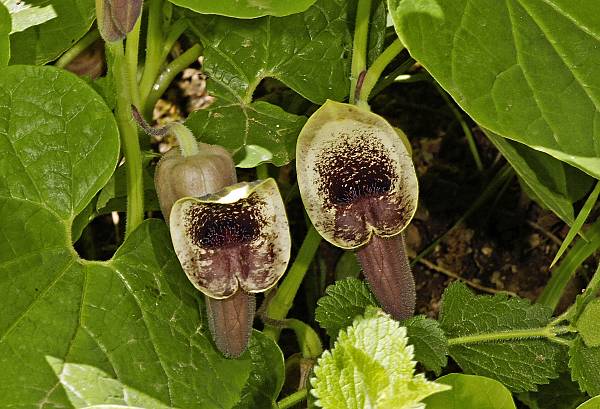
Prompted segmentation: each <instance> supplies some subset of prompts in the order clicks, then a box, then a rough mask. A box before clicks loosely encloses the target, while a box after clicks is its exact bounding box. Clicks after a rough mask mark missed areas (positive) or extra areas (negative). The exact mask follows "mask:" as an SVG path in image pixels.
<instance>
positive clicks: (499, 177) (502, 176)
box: [410, 164, 514, 267]
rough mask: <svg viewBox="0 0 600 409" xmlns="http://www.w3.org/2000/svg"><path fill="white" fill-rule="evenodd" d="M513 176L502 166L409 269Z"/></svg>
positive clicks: (512, 172) (509, 170)
mask: <svg viewBox="0 0 600 409" xmlns="http://www.w3.org/2000/svg"><path fill="white" fill-rule="evenodd" d="M513 176H514V171H513V169H512V168H511V167H510V165H509V164H506V165H504V167H503V168H502V169H500V171H499V172H498V173H496V175H495V176H494V178H493V179H492V180H491V181H490V183H489V184H488V185H487V186H486V188H485V189H484V191H483V192H482V193H481V195H479V197H478V198H477V200H475V202H473V204H472V205H471V207H469V208H468V209H467V211H466V212H465V213H464V214H463V215H462V216H461V217H460V219H458V220H457V221H456V222H455V223H454V224H453V225H452V227H450V228H449V229H448V230H446V232H445V233H444V234H442V235H441V236H439V237H438V238H436V239H435V240H434V241H433V242H432V243H431V244H429V245H428V246H427V247H426V248H425V249H424V250H423V251H421V252H420V253H419V254H418V255H417V256H416V257H415V258H414V259H413V260H412V261H411V262H410V265H411V267H412V266H414V265H415V264H417V263H418V262H419V260H421V259H422V258H423V257H426V256H427V255H428V254H429V253H431V252H432V251H433V250H434V249H435V248H436V246H437V245H438V244H439V243H440V242H441V241H442V240H444V239H445V238H446V237H447V236H448V235H449V234H450V233H451V232H452V231H454V229H456V228H457V227H458V226H460V225H461V224H462V223H463V222H464V221H465V220H467V219H468V218H469V217H470V216H471V215H472V214H473V213H474V212H475V211H477V210H478V209H479V208H480V207H481V206H483V205H484V204H485V203H486V202H487V201H488V200H489V199H490V198H491V197H492V195H493V194H494V193H495V192H496V191H497V190H498V189H500V188H501V186H502V185H503V184H504V183H505V182H506V181H507V180H508V179H510V178H512V177H513Z"/></svg>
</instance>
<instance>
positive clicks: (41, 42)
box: [0, 0, 96, 65]
mask: <svg viewBox="0 0 600 409" xmlns="http://www.w3.org/2000/svg"><path fill="white" fill-rule="evenodd" d="M0 1H1V2H2V3H4V5H6V6H7V8H8V10H9V11H10V14H11V16H12V32H13V33H12V34H11V36H10V44H11V64H36V65H42V64H45V63H47V62H48V61H52V60H54V59H55V58H56V57H58V56H59V55H60V54H61V53H62V52H64V51H65V50H67V49H68V48H69V47H71V46H72V45H73V44H74V43H75V42H76V41H77V40H79V39H80V38H81V37H83V35H84V34H85V33H86V32H87V31H88V30H89V28H90V26H91V25H92V22H93V21H94V18H95V15H96V13H95V6H94V1H93V0H51V1H35V2H32V1H21V0H0Z"/></svg>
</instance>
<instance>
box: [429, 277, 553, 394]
mask: <svg viewBox="0 0 600 409" xmlns="http://www.w3.org/2000/svg"><path fill="white" fill-rule="evenodd" d="M550 318H551V310H550V309H549V308H546V307H544V306H541V305H539V304H533V305H532V304H530V303H529V301H528V300H525V299H522V298H517V297H514V298H508V297H507V296H506V295H495V296H493V297H491V296H476V295H474V294H473V293H472V292H471V290H469V289H468V288H467V287H466V286H465V285H464V284H462V283H454V284H451V285H450V286H449V287H448V288H447V289H446V291H445V292H444V296H443V298H442V306H441V310H440V319H439V322H440V325H441V327H442V329H443V330H444V332H445V333H446V337H447V338H448V343H449V345H450V356H451V357H452V358H454V360H455V361H456V362H457V363H458V364H459V365H460V367H461V368H462V369H463V370H464V371H465V372H466V373H472V374H475V375H481V376H486V377H488V378H492V379H496V380H498V381H500V382H502V383H503V384H504V385H505V386H506V387H508V388H509V389H511V390H512V391H515V392H523V391H533V390H537V385H539V384H546V383H548V382H549V380H550V379H553V378H557V377H558V369H559V368H560V365H561V364H562V360H563V357H564V352H565V351H564V350H563V348H562V347H561V346H559V345H558V344H555V343H552V342H550V341H549V340H547V339H543V338H542V339H540V338H519V337H516V338H513V339H510V340H504V341H499V340H498V339H496V338H495V336H494V335H493V334H502V333H505V332H506V331H512V330H528V329H540V328H544V327H545V326H546V325H548V323H549V322H550ZM472 335H476V336H478V337H482V336H485V335H488V336H489V339H488V340H487V341H486V340H482V341H477V342H472V343H470V342H464V343H463V342H458V341H460V340H461V339H464V338H463V337H469V336H472Z"/></svg>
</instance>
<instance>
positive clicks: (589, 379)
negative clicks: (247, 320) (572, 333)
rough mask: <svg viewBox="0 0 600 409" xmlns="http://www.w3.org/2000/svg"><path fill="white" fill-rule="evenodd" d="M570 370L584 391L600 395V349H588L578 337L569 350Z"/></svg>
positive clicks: (592, 394)
mask: <svg viewBox="0 0 600 409" xmlns="http://www.w3.org/2000/svg"><path fill="white" fill-rule="evenodd" d="M569 368H571V377H572V378H573V380H574V381H577V383H578V384H579V388H580V389H581V390H582V391H585V392H587V393H589V394H590V395H591V396H596V395H600V371H598V368H600V347H588V346H586V345H585V343H584V342H583V339H582V338H581V337H577V338H576V339H575V341H574V342H573V344H572V345H571V347H570V348H569Z"/></svg>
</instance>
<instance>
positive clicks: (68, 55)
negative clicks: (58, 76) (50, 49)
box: [54, 28, 100, 68]
mask: <svg viewBox="0 0 600 409" xmlns="http://www.w3.org/2000/svg"><path fill="white" fill-rule="evenodd" d="M99 38H100V32H99V31H98V29H97V28H95V29H93V30H92V31H89V32H88V33H87V34H86V35H84V36H83V37H82V38H81V39H80V40H79V41H78V42H76V43H75V45H73V47H71V48H69V49H68V50H67V51H65V53H64V54H63V55H61V56H60V58H59V59H58V60H57V61H56V63H54V65H55V66H56V67H59V68H65V67H66V66H67V65H69V63H70V62H71V61H73V60H74V59H75V58H76V57H77V56H78V55H79V54H81V53H82V52H83V51H85V49H86V48H88V47H89V46H90V45H92V44H94V42H95V41H96V40H98V39H99Z"/></svg>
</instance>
